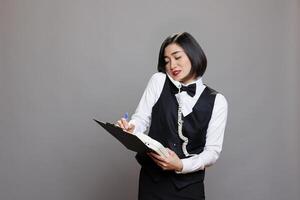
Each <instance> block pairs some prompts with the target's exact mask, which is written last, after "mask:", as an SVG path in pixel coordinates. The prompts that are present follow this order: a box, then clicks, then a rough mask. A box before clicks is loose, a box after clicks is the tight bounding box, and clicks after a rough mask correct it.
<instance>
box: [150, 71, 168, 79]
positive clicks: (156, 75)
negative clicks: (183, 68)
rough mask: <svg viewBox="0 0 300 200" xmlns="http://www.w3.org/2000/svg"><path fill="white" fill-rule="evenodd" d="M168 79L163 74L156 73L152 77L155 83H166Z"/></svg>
mask: <svg viewBox="0 0 300 200" xmlns="http://www.w3.org/2000/svg"><path fill="white" fill-rule="evenodd" d="M165 79H166V74H165V73H162V72H156V73H154V74H153V75H152V76H151V80H154V81H164V80H165Z"/></svg>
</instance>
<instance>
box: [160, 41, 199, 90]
mask: <svg viewBox="0 0 300 200" xmlns="http://www.w3.org/2000/svg"><path fill="white" fill-rule="evenodd" d="M164 59H165V62H166V66H165V67H166V72H167V73H168V74H169V75H170V76H171V77H172V78H173V79H174V80H176V81H180V82H182V83H184V84H187V83H189V82H191V81H193V80H194V79H195V75H193V76H191V75H190V71H191V69H192V64H191V61H190V59H189V57H188V56H187V55H186V53H185V52H184V50H183V49H182V48H181V47H180V46H179V45H178V44H175V43H172V44H169V45H168V46H167V47H166V48H165V52H164Z"/></svg>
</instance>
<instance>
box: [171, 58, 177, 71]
mask: <svg viewBox="0 0 300 200" xmlns="http://www.w3.org/2000/svg"><path fill="white" fill-rule="evenodd" d="M175 67H176V62H175V60H170V69H174V68H175Z"/></svg>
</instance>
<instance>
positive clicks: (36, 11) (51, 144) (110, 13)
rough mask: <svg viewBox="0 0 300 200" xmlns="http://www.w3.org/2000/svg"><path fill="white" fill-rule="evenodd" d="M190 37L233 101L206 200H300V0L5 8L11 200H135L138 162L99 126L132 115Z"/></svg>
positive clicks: (2, 165) (212, 78)
mask: <svg viewBox="0 0 300 200" xmlns="http://www.w3.org/2000/svg"><path fill="white" fill-rule="evenodd" d="M181 31H188V32H190V33H191V34H192V35H194V36H195V38H196V39H197V40H198V41H199V43H200V44H201V45H202V47H203V49H204V51H205V52H206V54H207V57H208V69H207V72H206V74H205V77H204V82H205V83H206V84H208V85H210V86H211V87H213V88H215V89H217V90H219V91H221V92H222V93H223V94H224V95H225V96H226V97H227V100H228V102H229V117H228V125H227V129H226V136H225V141H224V148H223V152H222V154H221V157H220V159H219V160H218V162H217V163H216V165H214V166H213V167H211V168H209V169H208V170H207V176H206V196H207V199H208V200H209V199H211V200H213V199H224V200H225V199H226V200H241V199H242V200H250V199H251V200H261V199H263V200H282V199H289V200H298V199H299V198H300V193H299V188H300V172H299V168H300V156H299V153H300V149H299V142H300V136H299V128H300V125H299V122H300V121H299V119H300V105H299V102H300V101H299V100H300V94H299V93H300V90H299V87H298V86H299V84H300V83H299V81H300V78H299V75H300V73H299V64H300V60H299V55H300V41H299V38H300V37H299V35H300V2H299V0H286V1H282V0H251V1H250V0H247V1H246V0H226V1H223V0H222V1H216V0H207V1H204V0H202V1H200V0H197V1H196V0H194V1H193V0H187V1H183V0H180V1H177V0H172V1H165V0H159V1H154V0H152V1H140V0H135V1H121V0H119V1H112V0H109V1H97V0H82V1H79V0H76V1H75V0H73V1H71V0H54V1H46V0H19V1H18V0H0V46H1V48H0V66H1V68H0V199H1V200H40V199H43V200H53V199H55V200H83V199H84V200H96V199H113V200H114V199H128V200H129V199H130V200H131V199H136V196H137V185H138V183H137V181H138V173H139V165H138V164H137V163H136V161H135V159H134V153H132V152H129V151H127V150H125V149H124V148H123V146H121V145H120V144H119V143H118V142H117V141H116V140H115V139H113V138H112V137H111V136H110V135H108V134H107V133H106V132H105V131H103V130H102V129H101V128H100V127H99V126H97V124H95V123H94V122H93V121H92V119H93V118H97V119H99V120H107V121H112V122H114V121H116V120H117V119H118V118H119V117H121V116H122V115H123V113H124V112H126V111H128V112H129V113H130V114H132V113H133V112H134V110H135V108H136V105H137V103H138V101H139V99H140V97H141V95H142V92H143V89H144V88H145V86H146V84H147V81H148V79H149V78H150V76H151V75H152V74H153V73H154V72H155V71H156V64H157V56H158V50H159V47H160V44H161V42H162V41H163V40H164V39H165V37H167V36H168V35H169V34H171V33H174V32H181Z"/></svg>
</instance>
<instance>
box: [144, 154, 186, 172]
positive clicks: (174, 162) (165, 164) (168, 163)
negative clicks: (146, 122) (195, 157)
mask: <svg viewBox="0 0 300 200" xmlns="http://www.w3.org/2000/svg"><path fill="white" fill-rule="evenodd" d="M167 150H168V152H169V156H168V157H166V158H164V157H162V156H160V155H158V154H156V153H152V152H151V153H148V155H149V156H150V157H151V158H152V160H153V161H154V162H155V163H156V164H157V165H158V166H159V167H161V168H162V169H163V170H175V171H178V172H180V171H182V167H183V165H182V161H181V160H180V158H179V157H178V156H177V154H176V153H175V152H174V151H172V150H171V149H168V148H167Z"/></svg>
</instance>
